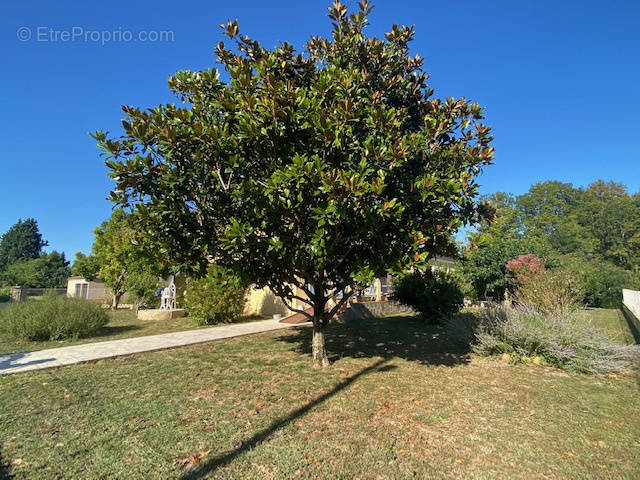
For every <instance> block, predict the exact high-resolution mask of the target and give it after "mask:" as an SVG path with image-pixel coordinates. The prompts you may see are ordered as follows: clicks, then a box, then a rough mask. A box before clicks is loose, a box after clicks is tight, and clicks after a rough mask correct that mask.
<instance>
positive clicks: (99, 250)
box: [78, 209, 164, 308]
mask: <svg viewBox="0 0 640 480" xmlns="http://www.w3.org/2000/svg"><path fill="white" fill-rule="evenodd" d="M94 235H95V237H94V242H93V247H92V251H91V255H90V256H89V257H88V258H86V259H83V258H82V257H80V264H79V265H78V272H80V271H84V272H85V273H88V274H89V275H95V276H97V278H99V279H100V280H102V281H103V282H104V284H105V285H106V286H107V287H109V288H110V289H111V293H112V295H113V303H112V307H113V308H117V307H118V304H119V302H120V298H121V297H122V295H124V294H125V292H127V291H129V290H130V291H131V293H132V295H133V296H134V297H135V300H136V302H138V301H145V300H148V297H149V293H150V292H151V293H153V291H154V290H155V289H156V288H157V286H158V275H160V274H161V273H163V271H164V270H163V266H162V264H161V263H160V262H158V261H157V258H156V257H155V256H154V255H153V254H152V253H151V251H150V250H148V249H147V248H146V245H145V244H144V242H143V239H142V238H141V236H140V231H139V230H138V229H137V228H136V227H135V225H134V224H133V222H132V218H131V216H130V215H127V214H126V213H125V212H124V211H123V210H121V209H116V210H114V212H113V214H112V215H111V217H110V218H109V220H107V221H105V222H102V223H101V224H100V225H99V226H98V227H97V228H96V229H95V230H94ZM96 267H97V270H96ZM85 278H86V277H85ZM154 279H155V281H154Z"/></svg>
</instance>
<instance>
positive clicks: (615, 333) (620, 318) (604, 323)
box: [584, 308, 635, 343]
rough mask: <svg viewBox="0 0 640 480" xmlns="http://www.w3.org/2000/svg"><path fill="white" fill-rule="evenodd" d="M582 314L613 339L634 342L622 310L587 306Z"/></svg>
mask: <svg viewBox="0 0 640 480" xmlns="http://www.w3.org/2000/svg"><path fill="white" fill-rule="evenodd" d="M584 315H585V317H586V318H587V320H588V321H589V322H590V323H591V324H592V325H593V326H594V327H597V328H600V329H602V330H604V331H606V332H607V333H608V335H609V336H610V337H611V338H612V339H613V340H615V341H617V342H621V343H635V341H634V338H633V334H632V333H631V330H630V327H629V324H628V322H627V320H626V318H625V317H624V315H623V314H622V311H620V310H615V309H610V308H589V309H587V310H586V311H585V312H584Z"/></svg>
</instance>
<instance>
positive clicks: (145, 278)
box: [126, 272, 161, 310]
mask: <svg viewBox="0 0 640 480" xmlns="http://www.w3.org/2000/svg"><path fill="white" fill-rule="evenodd" d="M160 287H161V284H160V280H159V279H158V276H157V275H153V274H152V273H149V272H132V273H130V274H129V276H128V278H127V281H126V290H127V292H129V298H130V299H131V300H132V301H133V303H134V305H135V307H136V310H137V309H138V308H140V307H146V308H155V307H157V306H158V304H159V303H160V298H159V297H158V296H156V292H157V290H158V288H160Z"/></svg>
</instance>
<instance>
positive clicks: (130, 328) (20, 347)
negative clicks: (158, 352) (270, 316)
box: [0, 309, 257, 355]
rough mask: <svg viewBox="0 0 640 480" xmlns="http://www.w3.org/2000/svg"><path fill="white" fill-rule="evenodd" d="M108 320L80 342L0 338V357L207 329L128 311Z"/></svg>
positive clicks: (190, 322)
mask: <svg viewBox="0 0 640 480" xmlns="http://www.w3.org/2000/svg"><path fill="white" fill-rule="evenodd" d="M109 316H110V317H111V320H110V321H109V323H108V324H107V325H105V326H104V327H103V328H102V330H101V331H100V332H99V333H98V334H97V335H94V336H92V337H87V338H79V339H77V340H60V341H56V340H54V341H44V342H30V341H27V340H15V339H12V338H7V337H4V336H2V335H0V355H2V354H5V353H15V352H26V351H34V350H43V349H45V348H56V347H66V346H68V345H77V344H80V343H88V342H102V341H106V340H116V339H118V338H129V337H140V336H143V335H155V334H158V333H169V332H179V331H182V330H191V329H196V328H206V327H208V326H209V325H205V326H202V327H201V326H198V325H196V323H195V322H194V320H193V319H192V318H189V317H183V318H174V319H173V320H138V318H137V317H136V314H135V312H133V311H132V310H129V309H126V310H125V309H121V310H115V311H109ZM255 319H257V317H256V318H241V319H239V320H241V321H250V320H255Z"/></svg>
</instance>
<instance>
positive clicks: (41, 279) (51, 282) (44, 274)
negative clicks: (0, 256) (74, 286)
mask: <svg viewBox="0 0 640 480" xmlns="http://www.w3.org/2000/svg"><path fill="white" fill-rule="evenodd" d="M69 273H70V269H69V262H67V261H66V259H65V257H64V253H59V252H56V251H55V250H54V251H53V252H51V253H45V254H42V255H41V256H40V257H38V258H32V259H29V260H18V261H16V262H13V263H12V264H11V265H9V267H8V268H7V269H6V270H5V272H4V273H3V274H2V278H3V283H5V284H6V285H21V286H24V287H39V288H58V287H64V286H65V285H66V284H67V279H68V278H69Z"/></svg>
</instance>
